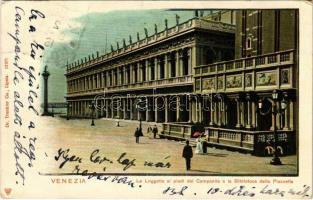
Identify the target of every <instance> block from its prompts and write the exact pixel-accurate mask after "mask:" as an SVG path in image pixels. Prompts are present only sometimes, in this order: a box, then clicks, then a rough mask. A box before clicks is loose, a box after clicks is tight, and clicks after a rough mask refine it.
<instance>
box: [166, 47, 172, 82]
mask: <svg viewBox="0 0 313 200" xmlns="http://www.w3.org/2000/svg"><path fill="white" fill-rule="evenodd" d="M171 60H172V58H171V54H169V53H168V54H167V65H168V77H169V78H171V77H172V63H171Z"/></svg>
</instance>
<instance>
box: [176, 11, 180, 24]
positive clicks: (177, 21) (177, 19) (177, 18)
mask: <svg viewBox="0 0 313 200" xmlns="http://www.w3.org/2000/svg"><path fill="white" fill-rule="evenodd" d="M175 16H176V26H178V24H179V18H180V17H179V15H177V14H176V15H175Z"/></svg>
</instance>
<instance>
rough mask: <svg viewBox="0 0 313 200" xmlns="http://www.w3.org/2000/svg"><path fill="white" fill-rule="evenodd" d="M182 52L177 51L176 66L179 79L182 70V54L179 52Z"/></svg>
mask: <svg viewBox="0 0 313 200" xmlns="http://www.w3.org/2000/svg"><path fill="white" fill-rule="evenodd" d="M179 51H180V50H177V51H176V62H175V64H176V73H175V74H176V77H179V76H181V74H180V73H181V69H180V67H181V66H180V55H179V54H180V52H179Z"/></svg>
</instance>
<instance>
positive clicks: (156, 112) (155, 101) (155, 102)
mask: <svg viewBox="0 0 313 200" xmlns="http://www.w3.org/2000/svg"><path fill="white" fill-rule="evenodd" d="M153 103H154V105H153V107H154V121H155V122H156V123H157V122H158V121H159V118H158V117H159V116H158V114H159V113H158V98H154V102H153Z"/></svg>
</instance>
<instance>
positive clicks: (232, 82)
mask: <svg viewBox="0 0 313 200" xmlns="http://www.w3.org/2000/svg"><path fill="white" fill-rule="evenodd" d="M241 87H242V75H241V74H240V75H230V76H227V77H226V88H241Z"/></svg>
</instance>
